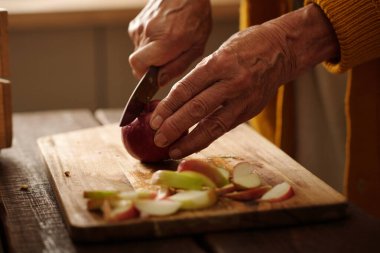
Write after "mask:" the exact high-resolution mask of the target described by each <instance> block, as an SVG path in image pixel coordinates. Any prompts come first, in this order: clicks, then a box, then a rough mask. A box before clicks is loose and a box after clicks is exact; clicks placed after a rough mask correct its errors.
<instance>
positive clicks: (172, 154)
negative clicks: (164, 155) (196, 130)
mask: <svg viewBox="0 0 380 253" xmlns="http://www.w3.org/2000/svg"><path fill="white" fill-rule="evenodd" d="M169 156H170V158H172V159H179V158H181V156H182V152H181V150H179V149H178V148H175V149H173V150H171V151H170V152H169Z"/></svg>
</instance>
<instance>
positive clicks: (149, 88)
mask: <svg viewBox="0 0 380 253" xmlns="http://www.w3.org/2000/svg"><path fill="white" fill-rule="evenodd" d="M157 77H158V67H155V66H151V67H149V70H148V71H147V72H146V73H145V75H144V76H143V77H142V78H141V80H140V82H139V83H138V84H137V86H136V88H135V90H134V91H133V93H132V95H131V97H130V98H129V100H128V102H127V104H126V106H125V108H124V111H123V114H122V116H121V119H120V124H119V126H120V127H123V126H125V125H128V124H129V123H131V122H132V121H133V120H134V119H135V118H136V117H137V116H139V115H140V113H141V112H142V111H143V110H144V107H145V105H146V104H148V103H149V101H150V100H151V99H152V98H153V96H154V95H155V94H156V93H157V91H158V90H159V87H158V84H157Z"/></svg>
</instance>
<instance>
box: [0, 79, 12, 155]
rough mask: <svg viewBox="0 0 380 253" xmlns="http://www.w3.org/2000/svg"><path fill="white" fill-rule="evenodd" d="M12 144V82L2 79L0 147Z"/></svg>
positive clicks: (0, 86) (0, 88)
mask: <svg viewBox="0 0 380 253" xmlns="http://www.w3.org/2000/svg"><path fill="white" fill-rule="evenodd" d="M11 145H12V94H11V83H10V82H9V81H8V80H5V79H0V149H1V148H7V147H10V146H11Z"/></svg>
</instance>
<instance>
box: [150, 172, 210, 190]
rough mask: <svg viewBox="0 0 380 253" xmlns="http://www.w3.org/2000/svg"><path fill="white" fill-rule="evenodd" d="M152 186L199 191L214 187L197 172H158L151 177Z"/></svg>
mask: <svg viewBox="0 0 380 253" xmlns="http://www.w3.org/2000/svg"><path fill="white" fill-rule="evenodd" d="M151 180H152V184H156V185H161V186H167V187H173V188H178V189H185V190H201V189H202V188H203V187H205V186H210V187H215V184H214V183H213V182H212V181H211V180H210V179H208V178H207V177H206V176H204V175H202V174H200V173H197V172H191V173H190V171H187V172H181V173H180V172H175V171H170V170H158V171H156V172H154V173H153V175H152V179H151Z"/></svg>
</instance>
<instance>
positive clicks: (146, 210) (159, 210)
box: [135, 199, 181, 216]
mask: <svg viewBox="0 0 380 253" xmlns="http://www.w3.org/2000/svg"><path fill="white" fill-rule="evenodd" d="M135 206H136V208H137V209H138V210H139V211H140V212H141V214H142V216H167V215H172V214H174V213H176V212H177V211H178V210H179V208H180V207H181V203H180V202H177V201H172V200H168V199H161V200H150V199H141V200H136V201H135Z"/></svg>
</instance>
